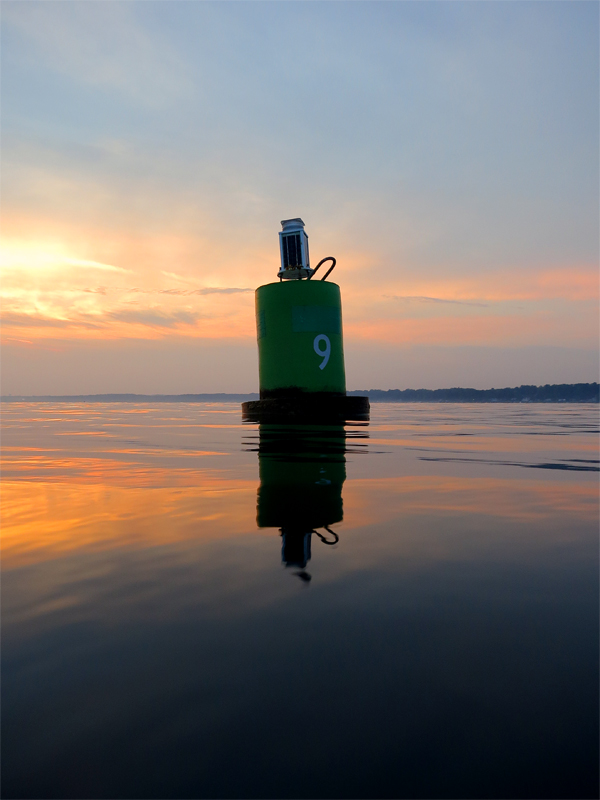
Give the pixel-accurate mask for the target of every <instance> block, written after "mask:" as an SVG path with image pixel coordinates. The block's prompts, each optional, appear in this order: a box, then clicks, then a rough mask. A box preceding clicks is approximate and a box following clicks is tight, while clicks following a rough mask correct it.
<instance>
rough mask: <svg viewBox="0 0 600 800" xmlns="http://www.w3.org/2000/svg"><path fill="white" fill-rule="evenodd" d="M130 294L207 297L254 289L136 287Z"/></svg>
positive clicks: (242, 292)
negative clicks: (207, 295)
mask: <svg viewBox="0 0 600 800" xmlns="http://www.w3.org/2000/svg"><path fill="white" fill-rule="evenodd" d="M127 291H129V292H137V293H139V294H170V295H183V296H186V297H189V296H190V295H205V294H246V293H247V292H253V291H254V289H248V288H244V289H240V288H237V287H235V286H232V287H223V288H221V287H218V286H215V287H212V286H209V287H206V288H204V289H140V288H138V287H135V288H133V289H128V290H127Z"/></svg>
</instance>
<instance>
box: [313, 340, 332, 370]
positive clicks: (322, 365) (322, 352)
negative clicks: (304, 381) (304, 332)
mask: <svg viewBox="0 0 600 800" xmlns="http://www.w3.org/2000/svg"><path fill="white" fill-rule="evenodd" d="M321 342H325V350H321V349H320V347H319V345H320V344H321ZM313 347H314V349H315V353H316V354H317V355H318V356H322V357H323V361H322V362H321V363H320V364H319V369H325V367H326V366H327V362H328V361H329V356H330V355H331V342H330V341H329V336H325V334H324V333H320V334H319V335H318V336H315V340H314V342H313Z"/></svg>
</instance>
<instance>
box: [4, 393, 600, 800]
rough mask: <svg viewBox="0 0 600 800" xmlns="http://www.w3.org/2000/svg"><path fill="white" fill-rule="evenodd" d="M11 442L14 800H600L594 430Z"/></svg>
mask: <svg viewBox="0 0 600 800" xmlns="http://www.w3.org/2000/svg"><path fill="white" fill-rule="evenodd" d="M3 414H4V422H3V424H4V472H3V509H4V511H3V537H2V544H3V584H2V592H3V606H2V609H3V648H2V655H3V664H4V665H3V702H2V721H3V734H4V735H3V762H2V763H3V797H5V798H591V797H597V792H598V784H597V762H598V488H597V487H598V484H597V479H598V445H597V442H598V440H597V433H598V408H597V406H591V405H589V406H588V405H500V404H498V405H451V404H447V405H446V404H444V405H426V404H415V405H411V404H398V405H396V404H376V405H373V406H372V418H371V422H370V424H368V425H365V424H356V425H350V426H347V427H346V428H342V427H335V426H325V427H322V428H317V427H311V428H306V429H302V428H300V427H296V428H293V429H285V428H282V427H276V426H263V427H262V428H261V429H260V430H259V428H258V426H256V425H242V424H241V415H240V408H239V406H238V405H233V404H231V405H228V404H223V405H215V404H149V405H132V404H122V405H121V404H98V405H94V404H81V405H77V404H49V403H40V404H26V403H23V404H19V403H9V404H6V405H5V408H4V412H3Z"/></svg>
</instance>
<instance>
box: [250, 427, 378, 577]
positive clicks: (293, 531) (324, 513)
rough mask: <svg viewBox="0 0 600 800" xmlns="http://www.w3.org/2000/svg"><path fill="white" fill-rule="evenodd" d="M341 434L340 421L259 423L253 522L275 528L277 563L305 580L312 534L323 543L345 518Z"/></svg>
mask: <svg viewBox="0 0 600 800" xmlns="http://www.w3.org/2000/svg"><path fill="white" fill-rule="evenodd" d="M346 436H347V434H346V431H345V429H344V426H343V425H310V426H309V425H274V424H271V425H269V424H263V425H260V426H259V446H258V462H259V472H260V486H259V489H258V502H257V514H256V521H257V524H258V527H259V528H271V527H273V528H279V530H280V533H281V538H282V547H281V558H282V561H283V563H284V564H285V566H286V567H289V568H292V569H296V570H297V571H296V572H295V573H294V574H295V575H297V576H298V577H299V578H300V579H301V580H302V581H304V582H305V583H308V582H310V580H311V576H310V574H309V573H308V572H307V571H306V566H307V564H308V562H309V561H310V559H311V539H312V535H313V534H315V535H316V536H317V537H318V539H319V540H320V541H321V542H322V543H323V544H325V545H334V544H337V542H338V541H339V536H338V534H337V533H336V532H335V531H334V530H332V529H331V527H330V526H332V525H335V524H336V523H338V522H341V521H342V519H343V516H344V512H343V501H342V487H343V485H344V481H345V480H346V456H345V453H346ZM362 436H366V434H362Z"/></svg>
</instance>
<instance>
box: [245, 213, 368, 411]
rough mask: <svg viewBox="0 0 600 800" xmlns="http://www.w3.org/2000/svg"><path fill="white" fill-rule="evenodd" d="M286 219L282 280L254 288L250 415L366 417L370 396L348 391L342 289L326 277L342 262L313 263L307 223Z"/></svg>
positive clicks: (282, 253) (330, 257) (283, 225)
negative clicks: (256, 389) (256, 394)
mask: <svg viewBox="0 0 600 800" xmlns="http://www.w3.org/2000/svg"><path fill="white" fill-rule="evenodd" d="M281 224H282V231H281V232H280V234H279V237H280V251H281V268H280V270H279V272H278V277H279V281H277V282H276V283H268V284H266V285H265V286H260V287H259V288H258V289H257V290H256V332H257V338H258V361H259V383H260V400H255V401H250V402H247V403H243V404H242V411H243V416H244V419H245V420H246V421H258V422H260V421H268V420H277V419H281V420H295V421H302V420H303V419H306V420H315V421H316V420H319V419H338V420H345V419H354V420H359V419H362V420H365V419H368V417H369V400H368V398H366V397H347V396H346V374H345V369H344V346H343V335H342V303H341V296H340V287H339V286H338V285H337V284H336V283H333V282H331V281H327V280H326V278H327V277H328V275H329V274H330V273H331V271H332V270H333V268H334V267H335V264H336V261H335V259H334V258H333V257H332V256H329V257H327V258H325V259H323V260H322V261H320V262H319V264H317V266H316V267H315V269H312V268H311V267H310V261H309V254H308V236H307V234H306V232H305V231H304V222H303V221H302V220H301V219H299V218H296V219H292V220H284V221H283V222H282V223H281ZM325 262H333V263H332V265H331V266H330V267H329V269H328V270H327V271H326V272H325V273H324V275H323V277H321V276H319V277H320V279H317V278H314V279H313V276H314V275H315V274H316V273H317V271H318V270H319V269H320V267H321V266H322V265H324V264H325Z"/></svg>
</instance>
